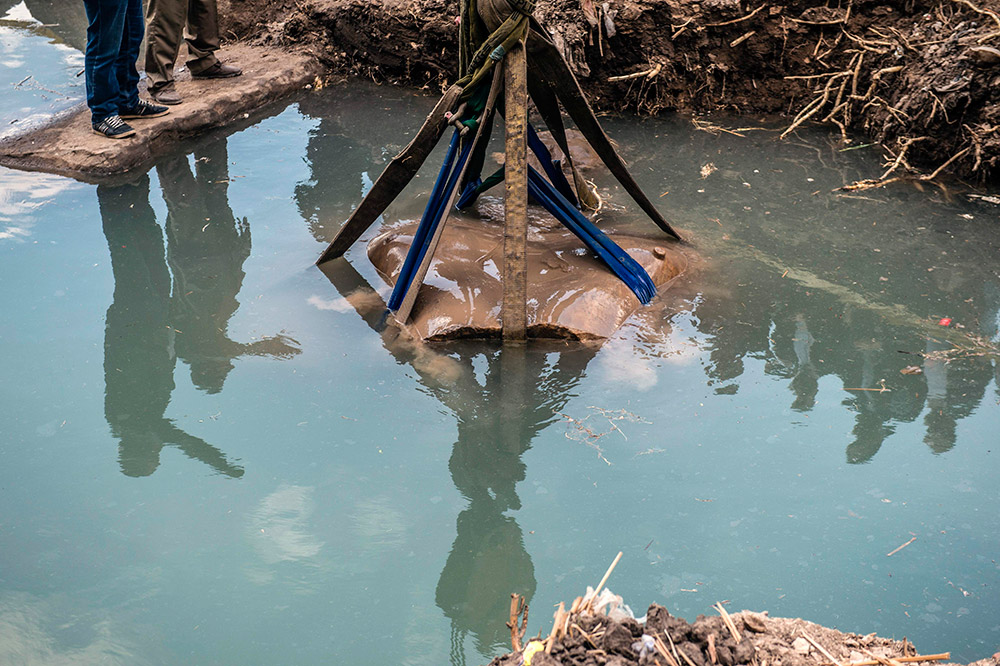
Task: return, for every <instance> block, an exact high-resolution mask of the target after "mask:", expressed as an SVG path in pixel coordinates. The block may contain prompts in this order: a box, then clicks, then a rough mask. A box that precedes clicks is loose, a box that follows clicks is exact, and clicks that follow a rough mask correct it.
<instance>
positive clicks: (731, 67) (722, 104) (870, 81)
mask: <svg viewBox="0 0 1000 666" xmlns="http://www.w3.org/2000/svg"><path fill="white" fill-rule="evenodd" d="M998 12H1000V8H998V7H997V6H996V2H992V1H991V2H983V3H982V4H978V3H977V2H975V1H974V0H890V1H888V2H875V1H873V0H843V1H842V2H839V3H827V4H825V5H820V4H818V3H815V2H809V1H807V0H791V1H784V2H782V1H780V0H779V1H777V2H768V1H766V0H761V1H760V2H751V1H747V2H743V1H742V0H609V1H608V2H603V1H601V0H539V2H538V6H537V8H536V10H535V16H536V17H537V18H538V19H539V20H540V21H541V22H542V24H543V25H545V26H546V27H547V28H548V30H549V31H550V33H551V34H552V38H553V40H554V41H555V43H556V45H557V46H558V48H559V49H560V51H561V52H562V53H563V54H564V56H565V57H566V59H567V61H568V62H569V63H570V66H571V67H572V68H573V70H574V71H575V73H576V75H577V77H578V78H579V79H580V81H581V84H582V85H583V87H584V89H585V91H586V92H587V94H588V96H589V98H590V100H591V102H592V104H593V105H594V106H595V107H596V108H598V109H602V110H616V111H628V112H638V113H645V114H653V113H659V112H662V111H682V112H690V113H706V112H713V111H728V112H738V113H742V114H751V115H755V116H761V115H764V116H774V115H782V116H784V117H785V118H786V119H788V120H787V122H788V124H789V125H792V124H794V123H801V122H824V123H827V124H830V125H831V126H840V128H841V129H842V131H843V133H844V138H845V140H849V139H850V135H849V133H850V132H863V133H865V134H866V135H867V136H869V137H871V138H872V139H874V140H876V141H879V142H882V144H883V145H884V147H885V149H886V159H887V164H888V165H889V166H893V167H894V169H893V173H894V174H897V175H900V174H903V173H905V172H914V173H915V172H917V167H919V168H920V169H921V170H922V171H923V172H924V173H925V174H928V175H929V174H931V173H934V172H935V171H938V169H939V168H940V172H941V173H944V172H951V173H955V174H959V175H961V176H965V177H969V178H975V179H979V180H993V179H995V178H996V177H997V174H998V170H997V166H998V162H1000V50H998V47H1000V13H998ZM457 13H458V7H457V3H441V2H437V1H432V0H365V1H362V0H295V1H292V0H277V1H274V0H229V3H228V8H226V9H225V11H224V12H223V15H224V16H226V17H227V21H228V25H227V34H229V35H230V36H238V37H240V38H245V39H251V40H254V41H257V42H260V43H266V44H281V45H297V46H299V47H302V48H305V49H306V50H308V51H310V52H311V53H313V54H314V55H315V56H316V57H317V58H318V59H319V60H320V61H321V62H322V63H323V65H324V66H325V67H326V68H327V70H328V71H329V72H331V73H333V74H336V75H346V74H351V75H358V76H364V77H370V78H372V79H374V80H376V81H390V82H395V83H405V84H408V85H415V86H425V87H427V88H429V89H432V90H434V91H435V92H437V91H438V90H439V89H440V88H441V87H442V86H443V85H444V84H445V83H446V82H448V81H454V79H455V77H456V73H457V68H458V55H457V34H458V29H457V25H456V17H457ZM707 128H708V129H714V130H716V131H719V128H713V127H712V126H711V125H710V124H709V125H708V126H707ZM910 165H914V166H913V167H911V166H910Z"/></svg>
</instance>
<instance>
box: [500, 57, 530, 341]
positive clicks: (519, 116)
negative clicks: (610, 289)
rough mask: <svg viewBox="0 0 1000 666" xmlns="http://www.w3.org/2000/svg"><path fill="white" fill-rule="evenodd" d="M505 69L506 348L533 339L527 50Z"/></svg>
mask: <svg viewBox="0 0 1000 666" xmlns="http://www.w3.org/2000/svg"><path fill="white" fill-rule="evenodd" d="M503 66H504V87H505V93H504V94H505V101H506V103H505V108H506V118H505V130H506V139H507V142H506V147H505V148H506V159H505V162H504V180H505V185H506V192H505V195H504V197H505V198H504V217H505V221H504V234H503V303H502V305H501V308H500V326H501V331H502V332H503V339H504V342H522V341H524V340H526V339H527V337H528V336H527V318H528V315H527V309H526V308H527V300H528V275H527V273H528V270H527V257H526V248H527V243H528V82H527V81H528V75H527V60H526V56H525V52H524V45H523V44H517V45H516V46H514V47H513V48H512V49H511V50H510V51H508V52H507V55H506V56H504V59H503Z"/></svg>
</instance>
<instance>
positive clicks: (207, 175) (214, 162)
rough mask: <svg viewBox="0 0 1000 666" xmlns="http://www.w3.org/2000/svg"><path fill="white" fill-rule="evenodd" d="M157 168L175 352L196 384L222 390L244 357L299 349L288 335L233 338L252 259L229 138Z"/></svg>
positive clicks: (285, 354) (280, 354) (280, 355)
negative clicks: (232, 182)
mask: <svg viewBox="0 0 1000 666" xmlns="http://www.w3.org/2000/svg"><path fill="white" fill-rule="evenodd" d="M194 157H195V171H194V173H192V171H191V165H190V162H189V161H188V157H187V156H178V157H174V158H171V159H168V160H165V161H163V162H161V163H160V164H158V165H157V167H156V174H157V176H158V177H159V179H160V185H161V187H162V188H163V198H164V199H165V200H166V203H167V223H166V231H167V262H168V263H169V265H170V270H171V272H172V273H173V276H174V289H173V296H172V298H171V300H170V316H171V322H172V324H173V326H174V328H176V329H178V330H180V331H183V334H182V335H178V336H177V339H176V343H175V344H176V350H177V356H178V357H179V358H180V359H181V360H183V361H184V362H185V363H187V364H188V365H189V366H190V368H191V381H192V382H194V385H195V386H197V387H198V388H200V389H201V390H203V391H205V392H207V393H218V392H219V391H221V390H222V385H223V383H224V382H225V381H226V377H227V376H228V375H229V372H230V371H231V370H232V369H233V361H234V360H235V359H237V358H239V357H241V356H272V357H277V358H288V357H290V356H293V355H295V354H297V353H299V349H298V348H297V346H295V345H296V343H295V341H294V340H292V339H291V338H288V337H287V336H284V335H277V336H273V337H266V338H263V339H261V340H257V341H255V342H252V343H241V342H236V341H234V340H231V339H230V338H229V333H228V330H227V329H228V326H229V320H230V318H231V317H232V316H233V314H234V313H235V312H236V310H237V308H239V302H238V301H237V300H236V296H237V294H239V292H240V288H241V287H242V286H243V278H244V276H245V275H246V273H244V271H243V262H245V261H246V259H247V257H249V256H250V226H249V225H248V224H247V220H246V219H245V218H244V219H242V220H237V219H236V218H235V217H234V216H233V211H232V209H231V208H230V206H229V195H228V190H229V166H228V165H229V163H228V154H227V151H226V141H225V139H223V140H220V141H216V142H214V143H211V144H208V145H207V146H204V147H203V148H200V149H199V150H198V151H196V152H195V154H194Z"/></svg>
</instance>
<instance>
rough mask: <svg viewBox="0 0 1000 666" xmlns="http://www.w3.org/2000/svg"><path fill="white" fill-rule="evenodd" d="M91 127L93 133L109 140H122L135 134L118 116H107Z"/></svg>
mask: <svg viewBox="0 0 1000 666" xmlns="http://www.w3.org/2000/svg"><path fill="white" fill-rule="evenodd" d="M92 127H93V128H94V132H95V133H97V134H100V135H101V136H106V137H108V138H109V139H124V138H125V137H127V136H132V135H133V134H135V130H134V129H132V128H131V127H130V126H129V125H128V124H127V123H125V122H123V121H122V119H121V118H119V117H118V116H108V117H107V118H105V119H104V120H102V121H101V122H99V123H96V124H94V125H92Z"/></svg>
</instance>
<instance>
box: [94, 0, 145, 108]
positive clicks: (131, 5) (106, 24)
mask: <svg viewBox="0 0 1000 666" xmlns="http://www.w3.org/2000/svg"><path fill="white" fill-rule="evenodd" d="M83 4H84V6H85V7H86V9H87V21H88V22H89V25H88V26H87V52H86V54H85V55H84V59H83V65H84V70H85V71H86V74H87V106H89V107H90V114H91V122H93V123H94V124H95V125H96V124H97V123H99V122H101V121H102V120H104V119H105V118H107V117H108V116H115V115H118V113H119V112H121V111H123V110H125V109H131V108H133V107H134V106H135V105H136V104H138V103H139V89H138V85H139V72H138V71H136V68H135V63H136V60H138V59H139V47H140V46H141V45H142V31H143V15H142V0H83Z"/></svg>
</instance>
